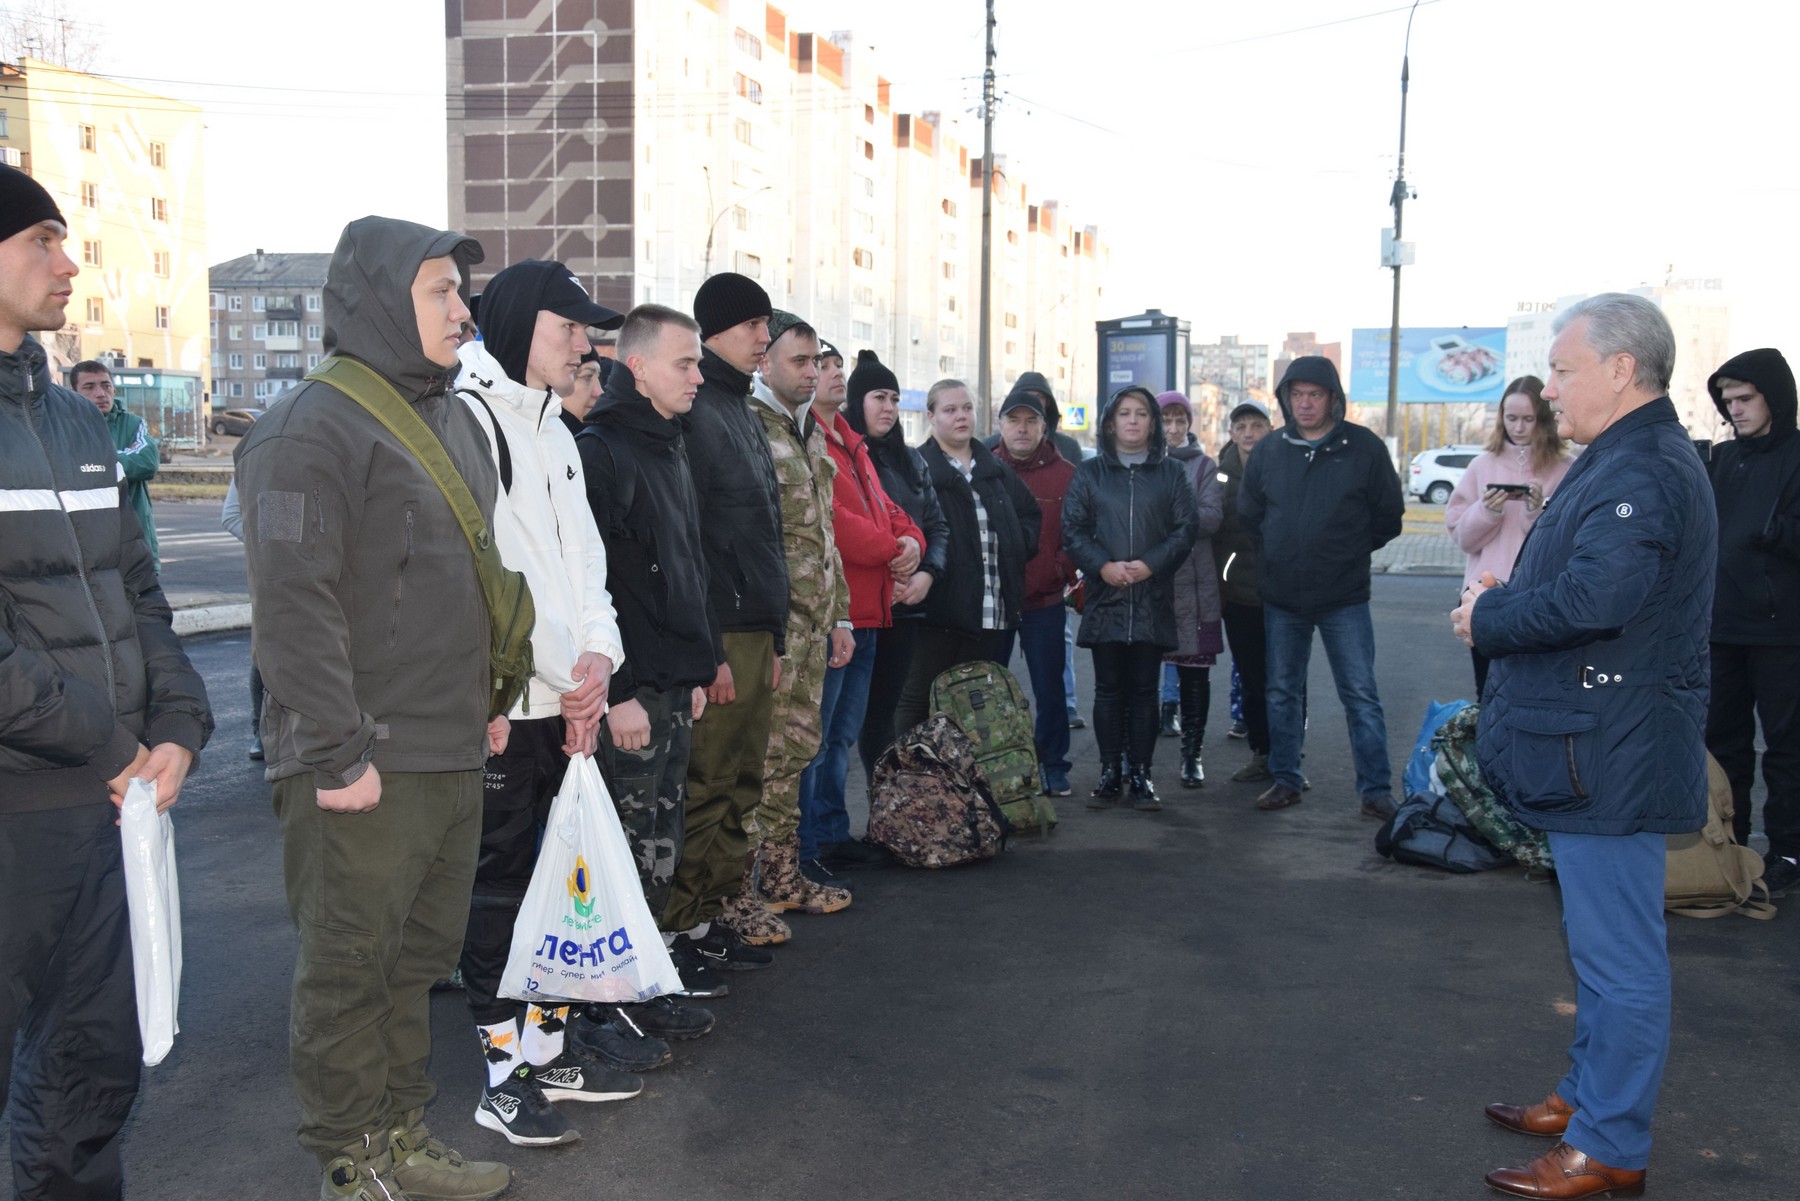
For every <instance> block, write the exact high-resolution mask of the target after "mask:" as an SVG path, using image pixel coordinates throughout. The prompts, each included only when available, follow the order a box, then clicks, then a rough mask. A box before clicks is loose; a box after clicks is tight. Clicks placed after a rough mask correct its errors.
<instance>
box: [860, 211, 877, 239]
mask: <svg viewBox="0 0 1800 1201" xmlns="http://www.w3.org/2000/svg"><path fill="white" fill-rule="evenodd" d="M856 224H857V225H858V226H859V227H860V228H861V229H862V231H863V232H864V233H866V234H872V233H874V232H875V218H874V217H871V216H870V215H869V214H868V213H865V212H861V211H858V212H857V214H856Z"/></svg>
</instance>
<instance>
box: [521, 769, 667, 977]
mask: <svg viewBox="0 0 1800 1201" xmlns="http://www.w3.org/2000/svg"><path fill="white" fill-rule="evenodd" d="M680 988H681V976H680V974H679V973H678V972H676V970H675V965H674V963H673V962H671V961H670V959H669V952H668V950H667V949H665V948H664V946H663V941H662V934H661V933H660V932H659V931H658V930H657V928H656V919H655V918H654V917H653V916H651V913H650V906H649V905H647V904H645V902H644V891H643V887H642V885H640V884H639V882H638V874H637V862H636V860H635V859H633V858H632V854H631V849H630V848H629V847H628V846H626V844H625V831H624V830H623V829H622V828H621V827H620V825H619V815H618V814H617V813H616V812H614V810H613V803H612V798H611V797H610V796H608V795H607V792H606V785H605V783H603V782H602V781H601V779H600V769H599V768H598V767H596V766H595V765H594V761H593V759H591V758H590V757H588V756H587V755H577V756H575V757H574V758H573V759H571V760H570V761H569V771H568V774H567V775H565V776H564V777H563V785H562V790H561V791H560V792H558V793H557V794H556V800H554V801H553V802H551V804H550V820H549V822H548V824H547V825H546V827H545V829H544V842H543V845H542V846H541V847H539V849H538V859H537V866H536V868H534V869H533V870H532V873H531V886H530V887H529V888H528V889H526V892H525V902H524V904H523V905H522V906H521V907H520V909H519V920H518V923H517V924H516V925H515V926H514V927H513V940H512V953H511V954H510V955H509V956H507V960H506V973H505V974H504V975H503V976H502V977H501V979H500V995H501V996H504V997H514V998H517V999H518V1000H521V1001H531V1002H534V1003H544V1002H550V1003H558V1004H560V1003H562V1002H565V1001H641V1000H644V999H646V998H649V997H653V996H656V995H657V994H659V993H671V992H676V991H678V990H679V989H680Z"/></svg>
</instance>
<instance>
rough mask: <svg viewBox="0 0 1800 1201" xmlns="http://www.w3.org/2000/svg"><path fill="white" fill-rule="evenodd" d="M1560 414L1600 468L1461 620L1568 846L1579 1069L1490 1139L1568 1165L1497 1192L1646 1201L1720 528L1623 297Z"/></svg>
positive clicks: (1460, 630)
mask: <svg viewBox="0 0 1800 1201" xmlns="http://www.w3.org/2000/svg"><path fill="white" fill-rule="evenodd" d="M1554 328H1555V330H1556V340H1555V342H1554V343H1553V344H1552V345H1551V347H1550V381H1549V383H1548V384H1547V385H1546V386H1545V388H1544V399H1546V400H1548V401H1550V402H1551V404H1552V405H1553V406H1555V408H1556V410H1557V414H1558V416H1557V426H1558V432H1560V433H1561V434H1562V436H1563V437H1564V438H1567V439H1570V440H1571V441H1574V442H1580V443H1582V444H1584V445H1586V446H1587V448H1588V449H1587V451H1586V453H1585V454H1583V455H1582V456H1581V458H1580V459H1578V460H1577V461H1576V463H1575V466H1574V467H1573V468H1571V469H1570V471H1569V474H1568V477H1567V478H1566V479H1565V480H1564V481H1563V484H1562V487H1561V488H1559V489H1558V490H1557V493H1556V496H1555V499H1554V501H1553V502H1552V503H1551V504H1550V505H1549V506H1548V507H1547V508H1546V509H1545V510H1544V512H1543V515H1542V516H1541V517H1539V518H1538V522H1537V525H1536V527H1535V528H1534V529H1533V530H1532V532H1531V537H1530V538H1529V539H1527V540H1526V543H1525V546H1524V548H1523V550H1522V551H1521V552H1520V554H1519V561H1518V564H1517V566H1516V567H1515V568H1514V570H1513V576H1512V580H1511V581H1510V582H1509V583H1508V584H1507V586H1505V587H1496V586H1495V585H1494V581H1493V579H1492V577H1491V576H1484V577H1483V578H1482V580H1481V581H1480V582H1478V583H1476V584H1474V585H1472V586H1471V587H1470V589H1469V590H1468V592H1466V593H1465V594H1464V601H1463V604H1462V606H1461V607H1460V608H1458V609H1457V610H1456V611H1455V612H1454V613H1453V614H1452V615H1451V622H1452V628H1453V629H1454V630H1455V632H1456V634H1457V635H1458V637H1460V638H1462V639H1463V641H1464V642H1467V643H1469V644H1470V645H1471V646H1473V647H1475V648H1476V649H1477V650H1479V651H1481V653H1482V654H1484V655H1487V656H1488V657H1489V658H1490V659H1492V660H1493V661H1494V663H1493V669H1492V674H1490V676H1489V677H1488V696H1487V703H1486V704H1485V705H1484V706H1483V708H1482V712H1481V720H1480V725H1479V727H1478V731H1477V737H1476V753H1477V755H1478V757H1479V759H1480V761H1481V770H1482V773H1483V775H1484V776H1485V777H1486V779H1487V780H1488V782H1489V783H1490V784H1491V785H1492V786H1493V788H1494V791H1495V792H1496V793H1497V794H1499V795H1500V796H1501V797H1502V798H1504V799H1505V801H1506V802H1507V804H1508V805H1509V806H1511V808H1512V809H1513V811H1514V812H1515V813H1516V814H1517V815H1518V816H1519V818H1520V820H1521V821H1523V822H1524V823H1526V824H1527V825H1530V826H1533V827H1536V828H1537V829H1540V830H1544V831H1546V832H1547V833H1548V834H1549V837H1550V850H1551V854H1552V855H1553V857H1554V858H1555V861H1556V873H1557V878H1558V880H1559V882H1560V883H1561V886H1562V900H1563V928H1564V930H1565V932H1566V934H1567V936H1568V944H1569V957H1570V959H1571V960H1572V961H1573V963H1574V967H1575V979H1576V983H1577V987H1578V994H1577V1001H1578V1005H1577V1010H1576V1017H1575V1041H1574V1043H1573V1045H1572V1046H1571V1047H1570V1049H1569V1057H1570V1060H1571V1064H1570V1067H1569V1072H1568V1075H1566V1076H1565V1077H1563V1079H1562V1081H1561V1083H1559V1084H1558V1085H1557V1086H1556V1088H1555V1090H1554V1091H1552V1092H1551V1094H1550V1095H1549V1096H1548V1097H1546V1098H1545V1099H1544V1100H1543V1101H1542V1102H1540V1103H1538V1104H1535V1105H1527V1106H1514V1105H1498V1104H1496V1105H1490V1106H1488V1108H1487V1115H1488V1117H1489V1118H1490V1119H1492V1120H1493V1121H1495V1122H1497V1123H1498V1124H1500V1125H1502V1126H1504V1127H1506V1128H1507V1129H1509V1130H1514V1131H1517V1132H1518V1133H1521V1134H1528V1135H1535V1136H1540V1137H1545V1138H1557V1139H1559V1141H1558V1142H1557V1144H1556V1145H1555V1146H1554V1147H1553V1148H1552V1149H1551V1150H1550V1151H1549V1152H1548V1153H1546V1154H1545V1155H1543V1156H1542V1157H1540V1158H1538V1159H1536V1160H1534V1161H1532V1162H1531V1163H1529V1164H1526V1165H1524V1166H1523V1167H1517V1168H1502V1169H1500V1170H1498V1171H1494V1172H1490V1173H1489V1174H1488V1177H1487V1182H1488V1184H1489V1185H1490V1186H1492V1187H1493V1188H1495V1189H1497V1190H1499V1191H1500V1192H1504V1193H1511V1194H1514V1195H1515V1196H1520V1197H1554V1198H1573V1197H1593V1196H1599V1195H1602V1194H1609V1195H1610V1194H1611V1193H1612V1192H1615V1191H1616V1192H1617V1193H1618V1195H1621V1196H1623V1195H1635V1194H1636V1191H1637V1190H1639V1189H1641V1188H1642V1186H1643V1181H1644V1169H1645V1166H1646V1165H1647V1164H1648V1163H1649V1159H1650V1117H1651V1113H1652V1111H1653V1110H1654V1109H1655V1107H1656V1094H1657V1090H1658V1088H1659V1087H1660V1085H1661V1083H1662V1073H1663V1065H1664V1063H1666V1062H1667V1060H1668V1055H1669V951H1668V942H1667V934H1666V931H1665V929H1664V926H1663V877H1664V872H1665V864H1664V858H1665V853H1666V842H1665V839H1664V835H1668V834H1681V833H1686V832H1689V831H1692V830H1698V829H1699V828H1700V827H1701V826H1702V825H1703V824H1704V822H1705V817H1706V804H1707V800H1706V746H1705V737H1704V735H1705V729H1706V708H1707V635H1708V630H1709V627H1710V625H1711V620H1712V598H1713V582H1714V572H1713V562H1714V559H1715V557H1716V554H1717V544H1718V527H1717V522H1716V519H1715V516H1714V512H1713V504H1712V495H1711V490H1710V488H1709V486H1708V484H1707V480H1706V472H1705V469H1704V467H1703V466H1702V464H1701V462H1700V458H1699V456H1698V455H1696V454H1695V453H1694V449H1693V446H1692V444H1691V443H1690V442H1689V440H1688V436H1687V433H1686V431H1685V430H1683V429H1682V426H1681V423H1680V422H1679V421H1678V420H1677V418H1676V415H1675V406H1674V405H1673V404H1672V403H1671V402H1670V400H1669V398H1668V388H1669V376H1670V373H1671V371H1672V370H1673V368H1674V365H1675V338H1674V335H1673V334H1672V333H1671V332H1670V330H1669V323H1668V321H1667V320H1666V319H1665V318H1664V317H1663V315H1662V312H1661V310H1659V309H1658V308H1657V307H1656V306H1655V305H1654V304H1652V303H1651V302H1650V301H1648V300H1644V299H1642V298H1641V297H1637V296H1628V295H1625V294H1622V293H1617V292H1612V293H1605V294H1603V295H1599V296H1594V297H1591V298H1589V299H1587V300H1584V301H1582V302H1581V303H1580V304H1577V305H1575V306H1573V307H1571V308H1570V309H1568V310H1566V311H1565V312H1563V313H1562V314H1560V315H1559V316H1558V317H1557V319H1556V322H1555V325H1554Z"/></svg>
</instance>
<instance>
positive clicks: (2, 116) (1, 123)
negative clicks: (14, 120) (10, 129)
mask: <svg viewBox="0 0 1800 1201" xmlns="http://www.w3.org/2000/svg"><path fill="white" fill-rule="evenodd" d="M11 136H12V135H11V134H9V133H7V132H6V110H5V109H3V108H0V138H6V137H11Z"/></svg>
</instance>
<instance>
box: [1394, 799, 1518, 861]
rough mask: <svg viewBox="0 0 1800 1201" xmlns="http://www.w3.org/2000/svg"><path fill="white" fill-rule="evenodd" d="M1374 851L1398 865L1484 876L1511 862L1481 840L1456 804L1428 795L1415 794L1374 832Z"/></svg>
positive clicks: (1477, 832) (1488, 843)
mask: <svg viewBox="0 0 1800 1201" xmlns="http://www.w3.org/2000/svg"><path fill="white" fill-rule="evenodd" d="M1375 849H1376V850H1377V851H1379V852H1381V854H1382V855H1384V856H1386V857H1387V858H1389V859H1392V860H1393V861H1394V862H1395V863H1411V864H1415V865H1417V866H1419V867H1436V868H1441V869H1443V870H1444V871H1447V872H1485V871H1491V870H1492V869H1494V868H1496V867H1504V866H1506V865H1507V864H1509V863H1511V862H1512V856H1511V855H1508V854H1507V853H1505V852H1504V851H1499V850H1496V849H1495V848H1494V844H1493V843H1491V842H1489V841H1488V840H1487V839H1485V838H1483V837H1482V836H1481V831H1480V830H1477V829H1476V828H1475V825H1474V823H1472V822H1471V821H1469V819H1468V817H1467V816H1465V815H1464V813H1463V811H1462V810H1461V809H1459V808H1457V806H1456V802H1454V801H1452V800H1451V799H1450V798H1449V797H1445V796H1438V795H1436V794H1434V793H1429V792H1415V793H1413V795H1411V796H1409V797H1407V798H1406V800H1405V801H1403V802H1402V803H1401V805H1400V807H1399V808H1398V809H1396V810H1394V816H1392V817H1390V818H1388V820H1387V821H1386V822H1385V823H1384V824H1383V825H1382V827H1381V829H1379V830H1377V831H1376V832H1375Z"/></svg>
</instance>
